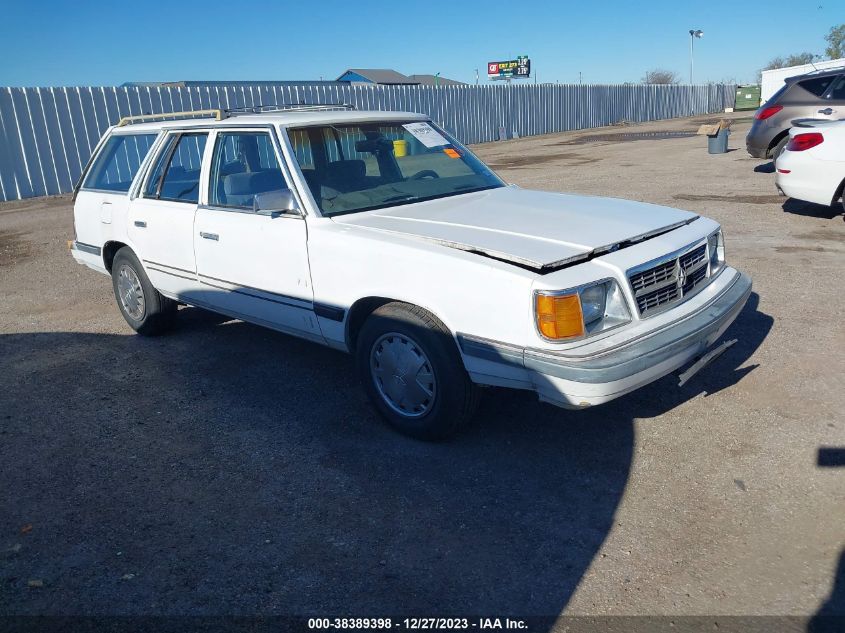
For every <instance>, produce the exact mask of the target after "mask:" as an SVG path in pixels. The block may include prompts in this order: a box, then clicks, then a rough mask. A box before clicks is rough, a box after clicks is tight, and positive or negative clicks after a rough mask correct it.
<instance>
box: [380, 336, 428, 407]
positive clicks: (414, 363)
mask: <svg viewBox="0 0 845 633" xmlns="http://www.w3.org/2000/svg"><path fill="white" fill-rule="evenodd" d="M370 372H371V373H372V376H373V381H374V382H375V385H376V389H377V390H378V392H379V394H380V395H381V397H382V399H383V400H384V401H385V402H386V403H387V404H388V406H389V407H390V408H391V409H393V410H394V411H395V412H396V413H398V414H399V415H401V416H403V417H406V418H419V417H422V416H424V415H425V414H426V413H428V412H429V410H431V407H432V405H433V404H434V398H435V396H436V395H437V381H436V380H435V378H434V370H433V369H432V367H431V363H430V362H429V360H428V357H427V356H426V355H425V353H424V352H423V351H422V349H420V347H419V345H417V344H416V343H415V342H414V341H412V340H411V339H409V338H408V337H407V336H404V335H402V334H397V333H396V332H390V333H388V334H384V335H383V336H381V337H380V338H379V339H378V340H377V341H376V342H375V344H374V345H373V347H372V349H371V350H370Z"/></svg>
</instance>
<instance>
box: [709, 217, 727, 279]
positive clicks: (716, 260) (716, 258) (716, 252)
mask: <svg viewBox="0 0 845 633" xmlns="http://www.w3.org/2000/svg"><path fill="white" fill-rule="evenodd" d="M707 252H708V253H709V254H710V276H711V277H712V276H713V275H715V274H716V273H717V272H719V270H721V269H722V267H723V266H724V265H725V236H724V235H723V234H722V229H719V230H718V231H716V232H715V233H712V234H711V235H710V237H708V238H707Z"/></svg>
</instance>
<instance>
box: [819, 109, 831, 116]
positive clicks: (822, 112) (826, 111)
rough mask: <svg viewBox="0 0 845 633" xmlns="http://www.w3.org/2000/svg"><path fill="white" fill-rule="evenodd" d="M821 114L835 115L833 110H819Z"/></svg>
mask: <svg viewBox="0 0 845 633" xmlns="http://www.w3.org/2000/svg"><path fill="white" fill-rule="evenodd" d="M819 114H828V115H829V114H833V108H825V109H824V110H819Z"/></svg>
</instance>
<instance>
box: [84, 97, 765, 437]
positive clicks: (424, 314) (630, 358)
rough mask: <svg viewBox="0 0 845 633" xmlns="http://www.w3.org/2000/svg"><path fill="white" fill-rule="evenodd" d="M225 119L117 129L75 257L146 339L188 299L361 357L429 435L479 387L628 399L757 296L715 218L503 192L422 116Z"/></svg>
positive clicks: (468, 405)
mask: <svg viewBox="0 0 845 633" xmlns="http://www.w3.org/2000/svg"><path fill="white" fill-rule="evenodd" d="M192 114H194V115H196V114H197V113H192ZM206 114H208V113H206ZM213 115H214V116H213V118H212V117H207V118H196V117H194V118H183V119H181V120H169V121H161V120H159V121H157V122H149V121H146V122H140V123H139V122H136V121H137V120H138V119H146V118H147V117H134V118H132V119H130V120H123V121H121V123H120V124H119V125H117V126H115V127H113V128H111V129H109V130H108V131H107V132H106V134H105V136H104V137H103V139H102V140H101V141H100V144H99V145H98V147H97V149H96V151H95V152H94V156H93V157H92V160H91V162H90V163H89V165H88V167H87V168H86V170H85V173H84V174H83V176H82V178H81V180H80V185H79V187H78V190H77V192H76V194H75V207H74V213H75V228H76V239H75V241H74V242H73V243H72V246H71V248H72V253H73V256H74V258H75V259H76V260H77V261H78V262H81V263H83V264H85V265H87V266H90V267H91V268H93V269H95V270H98V271H100V272H103V273H105V274H108V275H110V276H111V277H112V281H113V286H114V293H115V296H116V298H117V304H118V306H119V308H120V311H121V313H122V314H123V316H124V318H125V319H126V321H127V322H128V323H129V325H130V326H131V327H132V328H133V329H134V330H135V331H137V332H138V333H140V334H147V335H152V334H158V333H160V332H162V331H164V330H165V329H166V328H167V326H168V325H169V324H170V323H171V321H172V320H173V318H174V316H175V315H176V308H177V304H178V303H183V304H188V305H194V306H200V307H203V308H207V309H209V310H214V311H216V312H219V313H222V314H225V315H228V316H231V317H235V318H238V319H243V320H245V321H249V322H251V323H256V324H259V325H264V326H266V327H270V328H273V329H275V330H279V331H281V332H285V333H288V334H293V335H295V336H300V337H303V338H306V339H309V340H312V341H314V342H316V343H322V344H324V345H328V346H330V347H333V348H336V349H338V350H343V351H347V352H351V353H353V354H355V356H356V364H357V367H358V369H359V371H360V374H361V377H362V381H363V385H364V388H365V389H366V390H367V392H368V394H369V396H370V397H371V399H372V400H373V402H374V404H375V406H376V407H377V408H378V410H379V411H380V412H381V414H382V415H383V416H384V417H385V418H386V419H387V421H388V422H390V423H391V424H392V425H393V426H394V427H396V428H397V429H399V430H400V431H402V432H404V433H407V434H410V435H413V436H416V437H421V438H440V437H444V436H447V435H449V434H450V433H452V432H454V431H455V430H456V429H457V428H459V427H460V426H461V424H462V423H463V422H464V421H465V420H467V419H468V418H469V417H470V416H471V415H472V412H473V410H474V407H475V405H476V403H477V400H478V386H479V385H497V386H506V387H513V388H518V389H530V390H533V391H535V392H537V393H538V394H539V397H540V398H541V399H542V400H545V401H548V402H551V403H554V404H556V405H559V406H562V407H567V408H582V407H587V406H590V405H595V404H600V403H603V402H607V401H608V400H611V399H613V398H616V397H618V396H621V395H623V394H625V393H627V392H629V391H632V390H634V389H636V388H638V387H640V386H642V385H645V384H647V383H649V382H652V381H654V380H656V379H657V378H660V377H661V376H664V375H666V374H667V373H669V372H672V371H674V370H676V369H678V368H679V367H681V366H682V365H685V364H686V363H688V362H690V361H692V360H693V359H694V358H696V357H697V356H699V355H701V354H703V353H704V352H705V351H706V350H707V348H709V347H710V346H711V345H712V344H713V343H715V342H716V340H717V339H718V338H719V337H720V336H721V335H722V333H723V332H724V331H725V329H727V327H728V326H729V325H730V324H731V323H732V322H733V320H734V319H735V318H736V316H737V314H738V313H739V311H740V310H741V309H742V307H743V305H744V304H745V302H746V299H747V298H748V296H749V294H750V292H751V281H750V279H749V278H748V277H747V276H745V275H744V274H741V273H739V272H737V271H736V270H734V269H733V268H730V267H728V266H727V265H726V264H725V258H724V244H723V240H722V233H721V230H720V228H719V225H718V224H717V223H716V222H714V221H712V220H709V219H706V218H703V217H699V216H697V215H694V214H692V213H688V212H686V211H679V210H676V209H671V208H667V207H660V206H655V205H650V204H643V203H637V202H629V201H625V200H616V199H607V198H596V197H586V196H574V195H565V194H556V193H545V192H539V191H526V190H522V189H520V188H518V187H515V186H509V185H506V184H505V183H504V182H502V180H501V179H499V178H498V177H497V176H496V175H495V174H494V173H493V172H492V171H491V170H490V168H488V167H487V166H486V165H484V164H483V163H482V162H481V161H480V160H479V159H478V158H476V157H475V156H474V155H473V154H472V153H471V152H470V151H469V150H467V149H466V148H465V147H464V146H463V145H461V144H460V143H458V142H457V141H456V140H455V139H454V138H452V137H451V136H450V135H449V134H448V133H446V132H445V131H443V130H442V129H440V128H439V127H437V126H436V125H435V124H434V123H432V122H431V121H430V120H428V118H427V117H425V116H423V115H420V114H410V113H406V112H355V111H349V110H348V109H344V108H341V107H336V106H323V107H321V106H299V107H290V108H287V107H277V108H274V109H272V111H267V109H264V108H257V109H255V111H250V110H247V111H213ZM168 116H169V117H170V118H171V119H172V118H174V116H176V115H168ZM157 118H158V119H161V118H163V117H157ZM718 349H722V348H718ZM713 355H714V352H711V353H710V354H709V355H708V358H709V357H710V356H713ZM703 364H704V362H699V363H697V364H696V365H695V367H696V368H698V367H700V366H703Z"/></svg>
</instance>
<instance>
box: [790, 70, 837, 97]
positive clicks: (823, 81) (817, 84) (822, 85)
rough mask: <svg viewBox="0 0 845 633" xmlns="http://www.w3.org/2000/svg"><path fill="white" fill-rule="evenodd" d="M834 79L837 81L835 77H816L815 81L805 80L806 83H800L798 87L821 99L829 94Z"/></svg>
mask: <svg viewBox="0 0 845 633" xmlns="http://www.w3.org/2000/svg"><path fill="white" fill-rule="evenodd" d="M834 79H836V76H835V75H833V76H830V77H816V78H815V79H805V80H804V81H799V82H798V85H799V86H801V87H802V88H803V89H804V90H806V91H807V92H809V93H810V94H814V95H816V96H817V97H821V96H822V95H823V94H824V93H825V92H827V89H828V88H829V87H830V84H831V83H833V80H834Z"/></svg>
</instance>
